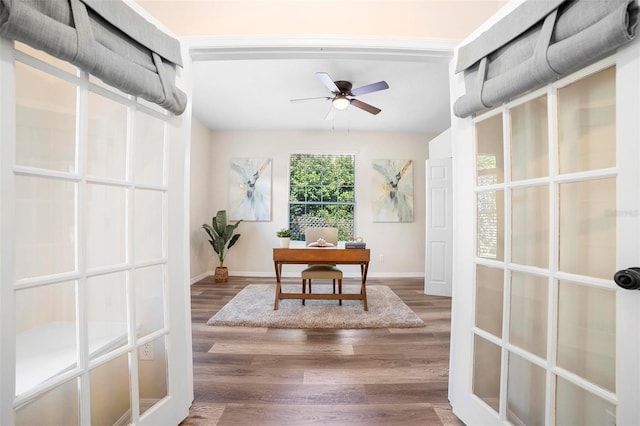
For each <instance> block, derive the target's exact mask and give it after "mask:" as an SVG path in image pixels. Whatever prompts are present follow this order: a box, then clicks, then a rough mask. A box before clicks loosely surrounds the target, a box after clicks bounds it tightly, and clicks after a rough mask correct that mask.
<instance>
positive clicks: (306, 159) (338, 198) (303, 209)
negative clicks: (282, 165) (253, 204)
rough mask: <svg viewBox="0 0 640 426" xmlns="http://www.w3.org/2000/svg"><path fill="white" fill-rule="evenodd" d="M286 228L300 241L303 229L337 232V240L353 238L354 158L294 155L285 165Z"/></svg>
mask: <svg viewBox="0 0 640 426" xmlns="http://www.w3.org/2000/svg"><path fill="white" fill-rule="evenodd" d="M289 163H290V164H289V167H290V169H289V170H290V175H289V228H290V229H291V232H292V236H291V239H292V240H302V241H304V230H305V228H307V227H310V226H311V227H316V226H332V227H336V228H338V238H339V239H340V240H343V241H345V240H349V239H351V237H352V236H353V235H354V206H355V194H354V182H355V156H353V155H309V154H294V155H291V158H290V161H289Z"/></svg>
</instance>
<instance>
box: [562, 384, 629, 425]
mask: <svg viewBox="0 0 640 426" xmlns="http://www.w3.org/2000/svg"><path fill="white" fill-rule="evenodd" d="M615 416H616V407H615V406H614V405H613V404H611V403H610V402H608V401H605V400H604V399H602V398H600V397H598V396H596V395H594V394H592V393H590V392H587V391H586V390H584V389H582V388H580V387H578V386H576V385H574V384H573V383H571V382H569V381H567V380H565V379H563V378H562V377H557V378H556V419H555V420H556V424H557V425H585V426H588V425H593V426H600V425H615ZM612 420H613V421H612Z"/></svg>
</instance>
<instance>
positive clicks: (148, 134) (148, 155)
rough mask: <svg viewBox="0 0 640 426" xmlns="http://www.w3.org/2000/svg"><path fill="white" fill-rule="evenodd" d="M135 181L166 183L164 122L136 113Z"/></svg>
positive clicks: (152, 183)
mask: <svg viewBox="0 0 640 426" xmlns="http://www.w3.org/2000/svg"><path fill="white" fill-rule="evenodd" d="M134 146H135V148H134V150H135V151H134V158H135V167H134V169H133V171H134V174H133V176H134V181H135V182H136V183H144V184H150V185H162V184H163V183H164V122H163V121H162V120H159V119H157V118H155V117H152V116H151V115H149V114H146V113H143V112H140V111H138V112H136V119H135V138H134Z"/></svg>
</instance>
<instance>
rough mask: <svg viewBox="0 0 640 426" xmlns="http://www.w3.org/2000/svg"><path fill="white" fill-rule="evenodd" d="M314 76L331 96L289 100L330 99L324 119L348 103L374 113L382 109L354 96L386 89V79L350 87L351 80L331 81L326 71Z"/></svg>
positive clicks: (387, 86)
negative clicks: (353, 87) (329, 106)
mask: <svg viewBox="0 0 640 426" xmlns="http://www.w3.org/2000/svg"><path fill="white" fill-rule="evenodd" d="M316 76H317V77H318V79H319V80H320V81H321V82H322V83H323V84H324V85H325V86H327V88H328V89H329V90H330V91H331V93H332V94H333V96H321V97H316V98H302V99H291V102H305V101H311V100H316V99H325V100H329V99H330V100H331V109H330V110H329V113H328V114H327V116H326V118H325V120H332V119H333V117H334V116H335V114H336V111H337V110H343V109H346V108H347V107H348V106H349V105H353V106H354V107H357V108H360V109H362V110H364V111H367V112H369V113H371V114H374V115H375V114H377V113H379V112H380V111H382V110H381V109H380V108H376V107H374V106H373V105H369V104H368V103H365V102H362V101H360V100H358V99H356V98H355V97H356V96H359V95H364V94H365V93H371V92H377V91H379V90H385V89H388V88H389V85H388V84H387V82H386V81H379V82H377V83H372V84H367V85H366V86H362V87H358V88H356V89H352V88H351V87H352V84H351V82H349V81H344V80H336V81H333V79H332V78H331V77H330V76H329V74H327V73H326V72H317V73H316Z"/></svg>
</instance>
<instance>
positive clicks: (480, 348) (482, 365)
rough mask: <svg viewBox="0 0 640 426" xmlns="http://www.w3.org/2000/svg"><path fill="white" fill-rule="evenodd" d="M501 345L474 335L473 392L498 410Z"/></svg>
mask: <svg viewBox="0 0 640 426" xmlns="http://www.w3.org/2000/svg"><path fill="white" fill-rule="evenodd" d="M500 354H501V349H500V346H497V345H494V344H493V343H491V342H489V341H488V340H486V339H483V338H482V337H480V336H478V335H476V336H474V357H473V393H474V394H475V395H476V396H478V398H480V399H482V400H483V401H484V402H486V403H487V404H488V405H489V406H490V407H491V408H493V409H494V410H496V411H498V410H499V407H500V365H501V362H500Z"/></svg>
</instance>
